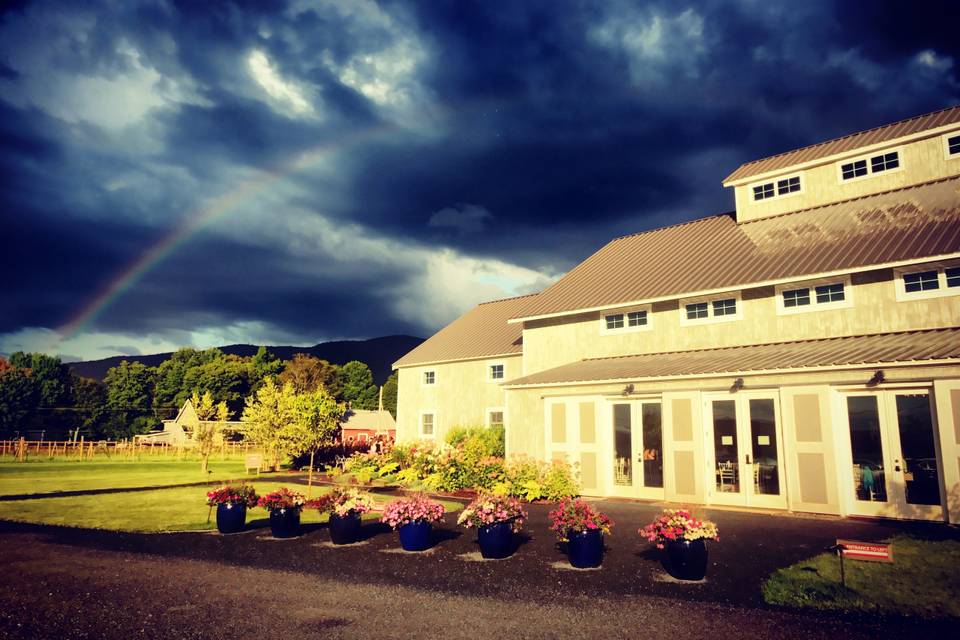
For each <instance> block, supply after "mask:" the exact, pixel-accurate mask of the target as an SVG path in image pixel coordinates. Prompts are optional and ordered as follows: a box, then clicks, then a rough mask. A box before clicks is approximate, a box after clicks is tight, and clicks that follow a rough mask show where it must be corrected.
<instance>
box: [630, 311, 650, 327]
mask: <svg viewBox="0 0 960 640" xmlns="http://www.w3.org/2000/svg"><path fill="white" fill-rule="evenodd" d="M645 324H647V312H646V311H631V312H630V313H628V314H627V326H630V327H642V326H643V325H645Z"/></svg>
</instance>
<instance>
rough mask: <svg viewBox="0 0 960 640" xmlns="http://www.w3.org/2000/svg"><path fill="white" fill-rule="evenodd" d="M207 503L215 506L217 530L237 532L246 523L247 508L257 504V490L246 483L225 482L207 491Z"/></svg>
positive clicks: (241, 529)
mask: <svg viewBox="0 0 960 640" xmlns="http://www.w3.org/2000/svg"><path fill="white" fill-rule="evenodd" d="M207 505H209V506H211V507H213V506H216V507H217V531H219V532H220V533H237V532H239V531H243V527H244V526H245V525H246V523H247V508H248V507H249V508H251V509H252V508H253V507H255V506H257V492H256V490H255V489H254V488H253V487H251V486H249V485H246V484H241V485H238V486H233V485H229V484H227V485H224V486H222V487H217V488H216V489H214V490H213V491H208V492H207Z"/></svg>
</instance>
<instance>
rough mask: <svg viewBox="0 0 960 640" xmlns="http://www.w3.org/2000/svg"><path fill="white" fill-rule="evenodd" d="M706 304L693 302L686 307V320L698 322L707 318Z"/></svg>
mask: <svg viewBox="0 0 960 640" xmlns="http://www.w3.org/2000/svg"><path fill="white" fill-rule="evenodd" d="M707 309H708V307H707V303H706V302H694V303H693V304H688V305H687V320H699V319H700V318H706V317H707Z"/></svg>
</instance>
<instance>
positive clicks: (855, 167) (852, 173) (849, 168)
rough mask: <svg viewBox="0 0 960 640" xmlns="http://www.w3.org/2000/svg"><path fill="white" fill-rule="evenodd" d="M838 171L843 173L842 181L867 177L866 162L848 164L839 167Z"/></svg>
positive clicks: (858, 161)
mask: <svg viewBox="0 0 960 640" xmlns="http://www.w3.org/2000/svg"><path fill="white" fill-rule="evenodd" d="M840 171H841V172H842V173H843V179H844V180H850V179H852V178H859V177H860V176H865V175H867V161H866V160H857V161H856V162H848V163H847V164H844V165H840Z"/></svg>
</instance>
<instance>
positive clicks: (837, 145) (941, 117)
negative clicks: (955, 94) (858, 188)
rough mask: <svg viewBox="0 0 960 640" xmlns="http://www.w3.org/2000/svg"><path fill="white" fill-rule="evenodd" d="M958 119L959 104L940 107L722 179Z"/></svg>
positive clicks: (752, 165)
mask: <svg viewBox="0 0 960 640" xmlns="http://www.w3.org/2000/svg"><path fill="white" fill-rule="evenodd" d="M957 122H960V106H954V107H949V108H947V109H941V110H940V111H934V112H932V113H926V114H923V115H919V116H914V117H912V118H907V119H906V120H900V121H899V122H894V123H893V124H887V125H884V126H882V127H876V128H874V129H868V130H866V131H860V132H858V133H853V134H850V135H847V136H843V137H841V138H835V139H833V140H828V141H826V142H820V143H817V144H813V145H810V146H808V147H803V148H801V149H796V150H794V151H788V152H786V153H780V154H777V155H775V156H770V157H768V158H762V159H760V160H753V161H751V162H747V163H745V164H742V165H740V167H739V168H738V169H737V170H736V171H734V172H733V173H731V174H730V175H729V176H727V178H726V179H725V180H724V181H723V182H724V184H727V183H729V182H735V181H738V180H743V179H744V178H749V177H751V176H756V175H760V174H762V173H767V172H770V171H777V170H779V169H785V168H787V167H791V166H793V165H797V164H801V163H804V162H809V161H811V160H818V159H820V158H826V157H829V156H833V155H836V154H841V153H846V152H852V151H856V150H857V149H859V148H862V147H868V146H870V145H874V144H879V143H883V142H888V141H891V140H895V139H897V138H902V137H904V136H909V135H911V134H915V133H919V132H921V131H926V130H928V129H936V128H937V127H942V126H944V125H948V124H954V123H957Z"/></svg>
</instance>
